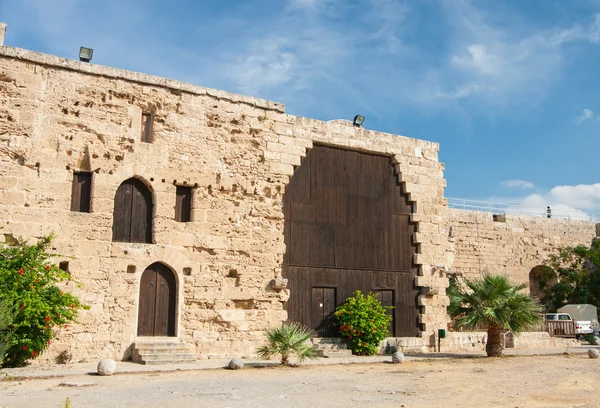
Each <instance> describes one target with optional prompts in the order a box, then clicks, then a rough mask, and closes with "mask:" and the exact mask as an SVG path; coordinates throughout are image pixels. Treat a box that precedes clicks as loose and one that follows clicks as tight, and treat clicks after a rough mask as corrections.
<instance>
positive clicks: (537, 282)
mask: <svg viewBox="0 0 600 408" xmlns="http://www.w3.org/2000/svg"><path fill="white" fill-rule="evenodd" d="M556 283H558V277H557V276H556V272H554V271H553V270H552V268H550V267H549V266H546V265H537V266H535V267H533V268H532V269H531V271H530V272H529V294H530V295H531V296H532V297H534V298H536V299H538V300H539V299H541V298H542V297H543V296H544V294H545V293H546V290H547V289H548V288H549V287H551V286H553V285H554V284H556Z"/></svg>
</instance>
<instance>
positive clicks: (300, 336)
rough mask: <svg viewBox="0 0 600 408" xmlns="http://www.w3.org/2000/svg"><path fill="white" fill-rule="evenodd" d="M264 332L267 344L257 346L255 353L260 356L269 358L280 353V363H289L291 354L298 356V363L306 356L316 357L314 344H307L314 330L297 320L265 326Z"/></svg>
mask: <svg viewBox="0 0 600 408" xmlns="http://www.w3.org/2000/svg"><path fill="white" fill-rule="evenodd" d="M265 334H266V335H267V341H268V342H269V344H267V345H265V346H262V347H259V348H258V350H257V354H258V356H259V357H260V358H265V359H269V358H271V357H274V356H277V355H280V356H281V364H282V365H289V363H290V356H291V355H293V354H295V355H296V357H297V358H298V363H301V362H303V361H304V360H306V359H307V358H310V359H313V358H316V357H317V349H316V346H315V345H313V344H309V341H310V338H311V337H312V336H313V335H314V332H313V331H312V330H310V329H309V328H307V327H304V326H302V325H301V324H299V323H297V322H292V323H288V322H286V323H283V324H282V325H281V326H280V327H270V328H267V329H265Z"/></svg>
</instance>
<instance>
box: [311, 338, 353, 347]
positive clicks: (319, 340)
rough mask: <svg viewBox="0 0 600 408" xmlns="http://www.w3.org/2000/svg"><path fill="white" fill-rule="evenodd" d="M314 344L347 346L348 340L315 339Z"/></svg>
mask: <svg viewBox="0 0 600 408" xmlns="http://www.w3.org/2000/svg"><path fill="white" fill-rule="evenodd" d="M311 341H312V342H313V344H317V345H319V344H346V340H345V339H343V338H342V337H313V338H312V339H311Z"/></svg>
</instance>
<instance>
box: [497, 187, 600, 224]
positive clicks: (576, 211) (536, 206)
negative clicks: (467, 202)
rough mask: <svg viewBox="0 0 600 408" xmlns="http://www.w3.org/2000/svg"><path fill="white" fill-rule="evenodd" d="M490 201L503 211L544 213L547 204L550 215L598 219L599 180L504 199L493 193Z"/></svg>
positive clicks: (577, 218)
mask: <svg viewBox="0 0 600 408" xmlns="http://www.w3.org/2000/svg"><path fill="white" fill-rule="evenodd" d="M489 201H490V202H493V203H498V206H497V207H498V208H499V209H501V210H504V211H506V213H519V214H525V215H532V216H545V214H546V208H547V207H550V208H551V210H552V217H553V218H560V219H572V220H588V221H589V220H595V221H600V183H596V184H579V185H575V186H556V187H554V188H552V189H551V190H550V191H548V192H545V193H535V194H530V195H528V196H525V197H521V198H516V199H511V200H506V199H501V198H496V197H492V198H490V199H489Z"/></svg>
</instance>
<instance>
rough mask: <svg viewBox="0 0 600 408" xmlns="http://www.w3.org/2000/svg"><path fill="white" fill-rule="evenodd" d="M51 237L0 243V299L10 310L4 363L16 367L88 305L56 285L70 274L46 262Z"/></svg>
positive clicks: (30, 356)
mask: <svg viewBox="0 0 600 408" xmlns="http://www.w3.org/2000/svg"><path fill="white" fill-rule="evenodd" d="M51 240H52V236H48V237H44V238H42V239H41V240H40V241H39V242H38V243H36V244H34V245H28V244H26V243H22V242H18V241H15V242H12V243H9V244H3V245H2V247H0V299H1V300H2V301H3V302H4V303H6V304H7V306H8V307H9V308H11V310H12V311H13V319H12V320H13V321H12V324H11V326H10V327H9V329H10V330H11V332H12V343H11V345H10V346H9V347H8V350H7V353H6V360H5V361H4V366H7V367H18V366H22V365H24V364H25V362H26V361H27V360H29V359H32V358H36V357H37V356H38V355H39V354H40V353H41V352H42V351H44V350H45V349H46V348H47V347H48V346H49V345H50V342H51V340H52V339H53V338H54V335H55V331H54V330H55V328H56V327H62V326H64V325H65V324H67V323H70V322H72V321H73V320H74V319H75V318H76V317H77V314H78V310H79V309H81V308H88V307H87V306H84V305H83V304H82V303H81V302H80V301H79V299H78V298H77V297H76V296H74V295H72V294H71V293H66V292H63V291H61V289H60V288H59V287H58V286H57V284H58V283H59V282H62V281H67V280H69V279H70V275H69V274H67V273H66V272H64V271H62V270H60V269H59V268H58V267H57V266H56V265H52V264H50V263H48V260H49V259H50V258H51V256H52V255H50V254H49V253H48V252H46V251H47V249H48V247H49V245H50V242H51Z"/></svg>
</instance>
